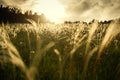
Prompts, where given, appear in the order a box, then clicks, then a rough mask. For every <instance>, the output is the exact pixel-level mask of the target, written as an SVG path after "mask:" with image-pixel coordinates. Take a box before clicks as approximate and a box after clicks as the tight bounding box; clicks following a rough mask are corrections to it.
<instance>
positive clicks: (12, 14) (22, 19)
mask: <svg viewBox="0 0 120 80" xmlns="http://www.w3.org/2000/svg"><path fill="white" fill-rule="evenodd" d="M27 19H30V20H33V21H35V22H37V23H38V22H39V23H46V22H49V21H48V20H47V19H46V17H45V15H44V14H41V15H38V14H37V13H34V14H32V11H26V12H24V13H22V11H21V10H20V9H18V8H15V7H12V8H11V7H9V6H7V7H4V6H3V5H0V23H2V22H3V23H29V21H28V20H27Z"/></svg>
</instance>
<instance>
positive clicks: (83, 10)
mask: <svg viewBox="0 0 120 80" xmlns="http://www.w3.org/2000/svg"><path fill="white" fill-rule="evenodd" d="M0 4H4V5H9V6H13V7H18V8H21V9H22V10H23V11H25V10H32V11H33V12H37V13H38V14H41V13H43V14H45V16H46V17H47V18H48V19H49V20H51V21H53V22H57V23H60V22H64V21H76V20H80V21H87V22H89V21H91V20H93V19H97V20H102V21H104V20H109V19H115V18H120V0H0Z"/></svg>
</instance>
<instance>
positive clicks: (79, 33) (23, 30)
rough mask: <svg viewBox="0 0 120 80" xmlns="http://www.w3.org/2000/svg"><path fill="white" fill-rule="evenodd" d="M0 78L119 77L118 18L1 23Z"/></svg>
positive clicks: (103, 79)
mask: <svg viewBox="0 0 120 80" xmlns="http://www.w3.org/2000/svg"><path fill="white" fill-rule="evenodd" d="M0 80H120V21H119V20H114V21H111V22H109V23H105V22H103V23H100V22H98V21H96V20H94V21H93V22H91V23H90V24H87V23H84V22H80V23H72V24H57V25H55V24H36V23H34V22H32V23H31V24H1V25H0Z"/></svg>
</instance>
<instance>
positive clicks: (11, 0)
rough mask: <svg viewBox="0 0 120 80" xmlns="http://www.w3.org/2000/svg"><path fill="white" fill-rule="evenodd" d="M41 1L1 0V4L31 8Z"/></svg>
mask: <svg viewBox="0 0 120 80" xmlns="http://www.w3.org/2000/svg"><path fill="white" fill-rule="evenodd" d="M39 2H40V0H0V3H1V4H4V5H7V6H13V7H17V8H21V9H22V10H29V9H31V8H32V7H33V6H34V5H36V4H38V3H39Z"/></svg>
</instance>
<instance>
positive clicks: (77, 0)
mask: <svg viewBox="0 0 120 80" xmlns="http://www.w3.org/2000/svg"><path fill="white" fill-rule="evenodd" d="M59 1H60V2H61V3H62V4H63V5H64V6H65V10H66V13H67V14H68V15H69V17H70V19H73V20H76V19H78V18H79V19H81V20H89V19H90V20H91V19H93V18H95V19H99V20H102V19H112V18H117V17H120V0H69V1H68V0H59ZM69 17H68V19H69Z"/></svg>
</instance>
